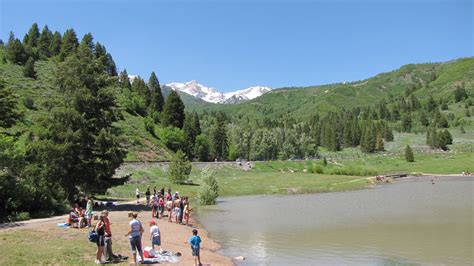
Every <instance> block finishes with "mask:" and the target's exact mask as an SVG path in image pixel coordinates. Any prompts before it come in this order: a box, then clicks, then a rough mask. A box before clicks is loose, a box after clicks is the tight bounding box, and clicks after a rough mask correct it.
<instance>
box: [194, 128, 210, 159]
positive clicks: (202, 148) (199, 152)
mask: <svg viewBox="0 0 474 266" xmlns="http://www.w3.org/2000/svg"><path fill="white" fill-rule="evenodd" d="M194 156H195V157H196V158H197V159H198V160H199V161H200V162H208V161H210V159H211V158H210V157H211V156H210V143H209V137H208V136H206V135H203V134H200V135H198V136H197V137H196V143H195V144H194Z"/></svg>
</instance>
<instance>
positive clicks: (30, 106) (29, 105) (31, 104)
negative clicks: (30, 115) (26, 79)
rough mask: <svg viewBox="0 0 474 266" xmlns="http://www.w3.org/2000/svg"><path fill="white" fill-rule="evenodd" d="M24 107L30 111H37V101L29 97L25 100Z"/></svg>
mask: <svg viewBox="0 0 474 266" xmlns="http://www.w3.org/2000/svg"><path fill="white" fill-rule="evenodd" d="M23 105H24V106H25V107H26V108H28V109H30V110H36V105H35V101H34V100H33V98H31V97H29V96H26V97H25V98H23Z"/></svg>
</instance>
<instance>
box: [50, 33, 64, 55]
mask: <svg viewBox="0 0 474 266" xmlns="http://www.w3.org/2000/svg"><path fill="white" fill-rule="evenodd" d="M62 42H63V38H62V36H61V33H59V32H58V31H56V32H54V34H53V39H52V41H51V45H50V46H49V51H50V53H51V56H57V55H59V53H60V52H61V46H62Z"/></svg>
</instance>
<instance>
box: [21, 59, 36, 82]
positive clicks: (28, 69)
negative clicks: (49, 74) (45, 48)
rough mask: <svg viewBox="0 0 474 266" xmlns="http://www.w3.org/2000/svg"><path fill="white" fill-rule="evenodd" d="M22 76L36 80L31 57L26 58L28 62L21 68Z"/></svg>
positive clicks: (33, 62) (33, 61)
mask: <svg viewBox="0 0 474 266" xmlns="http://www.w3.org/2000/svg"><path fill="white" fill-rule="evenodd" d="M23 75H24V76H25V77H27V78H32V79H36V71H35V60H34V59H33V57H30V58H28V61H26V64H25V66H24V67H23Z"/></svg>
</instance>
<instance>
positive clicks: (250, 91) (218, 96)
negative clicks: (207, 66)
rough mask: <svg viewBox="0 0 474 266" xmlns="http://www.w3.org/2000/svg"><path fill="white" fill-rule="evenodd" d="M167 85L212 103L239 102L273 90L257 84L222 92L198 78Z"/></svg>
mask: <svg viewBox="0 0 474 266" xmlns="http://www.w3.org/2000/svg"><path fill="white" fill-rule="evenodd" d="M165 86H167V87H169V88H171V89H173V90H175V91H182V92H184V93H187V94H189V95H192V96H194V97H197V98H200V99H202V100H204V101H206V102H211V103H229V104H233V103H239V102H242V101H247V100H251V99H255V98H257V97H259V96H260V95H262V94H264V93H267V92H269V91H271V88H269V87H263V86H255V87H250V88H247V89H243V90H238V91H234V92H227V93H222V92H219V91H217V90H216V89H215V88H210V87H206V86H204V85H202V84H200V83H199V82H197V81H196V80H191V81H188V82H184V83H178V82H172V83H168V84H165Z"/></svg>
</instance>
